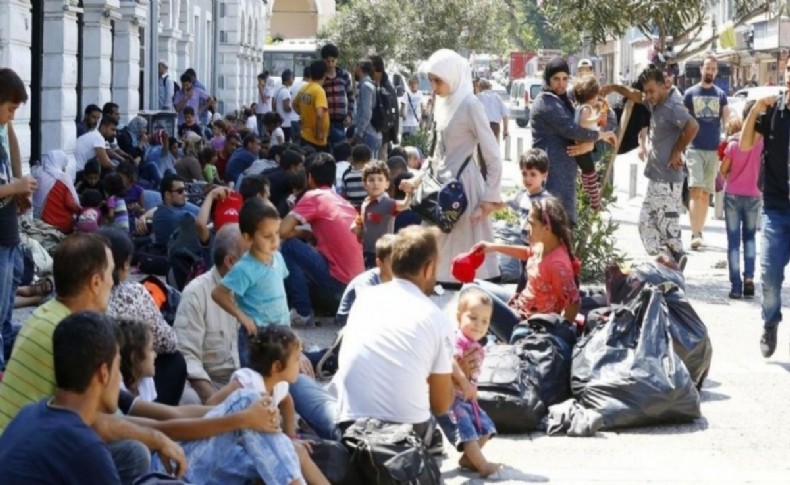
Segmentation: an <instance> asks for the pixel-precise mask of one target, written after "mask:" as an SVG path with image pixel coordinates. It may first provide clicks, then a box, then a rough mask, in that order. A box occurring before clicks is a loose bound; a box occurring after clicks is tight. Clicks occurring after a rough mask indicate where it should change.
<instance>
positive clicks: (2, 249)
mask: <svg viewBox="0 0 790 485" xmlns="http://www.w3.org/2000/svg"><path fill="white" fill-rule="evenodd" d="M24 272H25V261H24V259H23V258H22V248H21V247H20V246H19V244H17V245H15V246H0V370H3V369H5V363H6V358H8V357H10V356H11V349H12V348H13V346H14V336H15V335H14V328H13V325H11V318H12V317H13V313H14V299H15V298H16V289H17V288H18V287H19V283H20V282H21V281H22V274H23V273H24Z"/></svg>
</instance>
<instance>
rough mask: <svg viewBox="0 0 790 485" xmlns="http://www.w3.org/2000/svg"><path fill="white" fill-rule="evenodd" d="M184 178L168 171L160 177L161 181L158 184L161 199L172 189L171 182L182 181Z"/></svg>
mask: <svg viewBox="0 0 790 485" xmlns="http://www.w3.org/2000/svg"><path fill="white" fill-rule="evenodd" d="M183 181H184V179H183V178H181V177H180V176H179V175H176V174H174V173H169V174H167V175H165V176H164V177H162V182H161V183H160V184H159V193H160V194H161V195H162V199H164V198H165V194H166V193H168V192H170V191H171V190H173V184H174V183H175V182H183Z"/></svg>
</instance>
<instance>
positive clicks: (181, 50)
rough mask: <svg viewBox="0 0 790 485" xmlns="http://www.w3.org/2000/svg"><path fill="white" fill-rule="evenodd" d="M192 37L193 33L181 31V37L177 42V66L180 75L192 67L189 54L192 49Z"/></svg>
mask: <svg viewBox="0 0 790 485" xmlns="http://www.w3.org/2000/svg"><path fill="white" fill-rule="evenodd" d="M192 38H193V36H192V34H188V33H186V32H181V39H179V41H178V42H177V43H176V66H178V67H177V68H178V73H179V74H178V75H179V76H180V75H181V74H183V73H184V71H186V70H187V69H189V68H190V67H192V65H191V57H190V55H189V51H190V50H191V49H192Z"/></svg>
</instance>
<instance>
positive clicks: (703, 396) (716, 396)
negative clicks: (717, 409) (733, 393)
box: [699, 389, 730, 402]
mask: <svg viewBox="0 0 790 485" xmlns="http://www.w3.org/2000/svg"><path fill="white" fill-rule="evenodd" d="M699 398H700V401H702V402H716V401H726V400H728V399H729V398H730V396H728V395H726V394H721V393H718V392H711V391H706V390H705V389H703V390H702V391H700V393H699Z"/></svg>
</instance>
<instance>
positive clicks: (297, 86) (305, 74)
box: [290, 65, 326, 143]
mask: <svg viewBox="0 0 790 485" xmlns="http://www.w3.org/2000/svg"><path fill="white" fill-rule="evenodd" d="M308 82H310V65H307V66H304V70H303V71H302V78H301V79H299V80H298V81H296V82H295V83H293V85H292V86H291V89H290V91H291V107H292V108H293V111H291V120H292V121H291V138H292V139H293V142H294V143H299V140H300V139H301V137H302V118H301V117H300V116H299V113H298V112H297V111H296V107H295V105H294V103H295V102H296V95H297V94H299V91H301V90H302V87H303V86H304V85H305V84H307V83H308ZM324 96H326V93H325V94H324Z"/></svg>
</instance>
